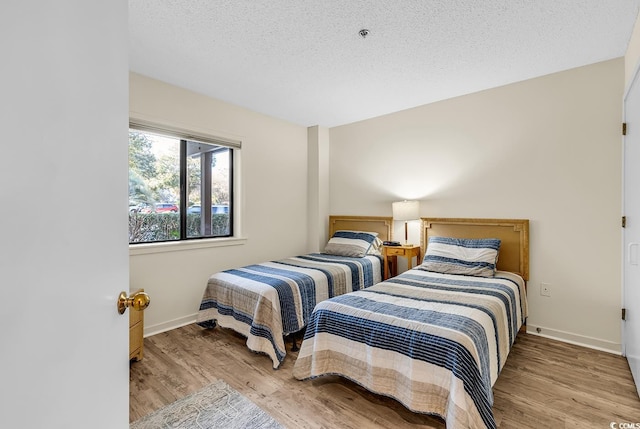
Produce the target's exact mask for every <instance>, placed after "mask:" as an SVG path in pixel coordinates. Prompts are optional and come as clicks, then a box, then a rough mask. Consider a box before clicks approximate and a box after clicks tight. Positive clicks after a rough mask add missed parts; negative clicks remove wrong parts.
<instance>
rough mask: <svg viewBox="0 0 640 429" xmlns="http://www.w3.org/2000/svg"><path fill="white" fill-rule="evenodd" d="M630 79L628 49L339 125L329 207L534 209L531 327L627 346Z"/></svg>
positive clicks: (450, 212) (374, 210)
mask: <svg viewBox="0 0 640 429" xmlns="http://www.w3.org/2000/svg"><path fill="white" fill-rule="evenodd" d="M623 84H624V61H623V60H622V59H616V60H612V61H608V62H603V63H599V64H594V65H590V66H587V67H582V68H578V69H573V70H569V71H565V72H562V73H557V74H553V75H549V76H544V77H540V78H537V79H532V80H528V81H524V82H520V83H516V84H512V85H508V86H504V87H500V88H496V89H491V90H487V91H483V92H479V93H476V94H471V95H467V96H463V97H458V98H454V99H450V100H446V101H442V102H438V103H434V104H430V105H426V106H422V107H418V108H415V109H410V110H406V111H402V112H398V113H395V114H391V115H387V116H383V117H379V118H374V119H371V120H367V121H362V122H358V123H354V124H350V125H345V126H341V127H336V128H332V129H331V130H330V139H331V144H330V209H329V211H330V212H331V213H346V214H370V215H391V203H392V202H393V201H397V200H400V199H405V198H408V199H419V200H421V202H422V204H421V212H422V215H423V216H438V217H439V216H443V217H488V218H493V217H497V218H500V217H502V218H527V219H530V221H531V223H530V227H531V231H530V233H531V235H530V244H531V247H530V252H531V275H530V281H529V293H528V296H529V303H530V316H529V319H528V327H529V330H535V328H538V327H539V328H541V329H542V334H543V335H549V336H553V337H557V338H561V339H564V340H567V341H573V342H577V343H581V344H585V345H589V346H592V347H598V348H602V349H606V350H610V351H614V352H619V351H620V341H621V338H620V307H621V305H620V303H621V272H620V267H621V260H620V258H621V244H620V216H621V136H620V123H621V117H622V116H621V115H622V112H621V100H622V93H623ZM412 227H413V238H414V239H413V241H414V242H417V240H418V231H417V229H418V228H417V225H412ZM396 228H397V229H396V235H395V237H396V238H398V237H400V235H402V234H403V232H401V231H402V229H401V225H396ZM410 238H411V237H410ZM541 282H546V283H550V284H551V287H552V296H551V297H550V298H547V297H542V296H540V293H539V289H540V283H541Z"/></svg>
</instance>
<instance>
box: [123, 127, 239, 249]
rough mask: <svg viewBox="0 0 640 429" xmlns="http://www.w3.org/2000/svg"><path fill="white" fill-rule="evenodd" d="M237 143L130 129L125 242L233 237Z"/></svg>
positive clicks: (145, 129)
mask: <svg viewBox="0 0 640 429" xmlns="http://www.w3.org/2000/svg"><path fill="white" fill-rule="evenodd" d="M239 148H240V144H239V142H232V141H224V140H218V139H213V138H210V137H207V136H193V135H190V134H189V135H187V134H186V133H182V132H176V131H171V130H169V131H167V130H163V129H160V128H156V127H149V126H144V125H135V124H132V125H131V126H130V129H129V243H131V244H135V243H151V242H161V241H175V240H188V239H199V238H211V237H230V236H232V235H233V154H234V150H237V149H239Z"/></svg>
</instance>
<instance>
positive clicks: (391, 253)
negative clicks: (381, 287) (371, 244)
mask: <svg viewBox="0 0 640 429" xmlns="http://www.w3.org/2000/svg"><path fill="white" fill-rule="evenodd" d="M382 256H383V257H384V279H383V280H387V279H388V278H389V274H391V277H395V276H397V275H398V256H401V257H403V258H407V267H408V269H411V268H413V257H414V256H415V257H416V265H419V264H420V246H413V245H409V246H382ZM389 264H391V270H389ZM390 271H391V273H390Z"/></svg>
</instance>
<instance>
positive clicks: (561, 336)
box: [527, 323, 622, 355]
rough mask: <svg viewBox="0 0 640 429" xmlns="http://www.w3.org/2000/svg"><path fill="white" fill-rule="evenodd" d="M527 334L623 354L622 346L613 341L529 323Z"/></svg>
mask: <svg viewBox="0 0 640 429" xmlns="http://www.w3.org/2000/svg"><path fill="white" fill-rule="evenodd" d="M527 334H532V335H539V336H541V337H545V338H550V339H552V340H558V341H563V342H565V343H569V344H574V345H576V346H582V347H588V348H590V349H595V350H600V351H603V352H607V353H613V354H616V355H621V354H622V345H621V344H620V343H614V342H612V341H606V340H601V339H599V338H593V337H587V336H584V335H577V334H572V333H571V332H565V331H559V330H556V329H549V328H545V327H542V326H536V325H532V324H530V323H527Z"/></svg>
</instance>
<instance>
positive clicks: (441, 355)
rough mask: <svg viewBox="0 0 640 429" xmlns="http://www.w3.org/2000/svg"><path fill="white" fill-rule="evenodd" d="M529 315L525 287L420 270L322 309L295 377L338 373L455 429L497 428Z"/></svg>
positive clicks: (507, 278)
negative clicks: (512, 359) (497, 390)
mask: <svg viewBox="0 0 640 429" xmlns="http://www.w3.org/2000/svg"><path fill="white" fill-rule="evenodd" d="M526 316H527V302H526V292H525V287H524V281H523V280H522V278H521V277H520V276H518V275H516V274H513V273H507V272H503V271H498V272H496V276H495V277H492V278H485V277H471V276H462V275H453V274H439V273H434V272H428V271H424V270H421V269H413V270H410V271H407V272H405V273H403V274H401V275H400V276H398V277H395V278H392V279H390V280H387V281H385V282H383V283H380V284H378V285H375V286H373V287H370V288H368V289H366V290H363V291H359V292H354V293H349V294H346V295H343V296H339V297H336V298H333V299H330V300H327V301H324V302H321V303H319V304H318V305H317V306H316V308H315V310H314V312H313V314H312V316H311V320H310V321H309V324H308V326H307V330H306V333H305V337H304V341H303V343H302V346H301V349H300V352H299V354H298V359H297V361H296V363H295V366H294V370H293V375H294V376H295V377H296V378H297V379H300V380H304V379H307V378H311V377H317V376H320V375H324V374H338V375H341V376H344V377H346V378H348V379H351V380H353V381H355V382H357V383H359V384H360V385H362V386H363V387H365V388H367V389H368V390H371V391H372V392H375V393H379V394H383V395H386V396H390V397H393V398H395V399H397V400H398V401H400V402H401V403H402V404H404V405H405V406H406V407H407V408H409V409H410V410H412V411H416V412H422V413H428V414H435V415H438V416H440V417H442V418H444V419H445V420H446V423H447V428H449V429H452V428H465V429H466V428H495V426H496V425H495V420H494V417H493V412H492V405H493V394H492V390H491V389H492V386H493V384H494V383H495V381H496V379H497V377H498V374H499V373H500V371H501V369H502V367H503V366H504V363H505V360H506V358H507V355H508V354H509V350H510V349H511V346H512V344H513V342H514V341H515V338H516V335H517V333H518V330H519V329H520V327H521V326H522V324H523V323H524V320H525V318H526Z"/></svg>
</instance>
